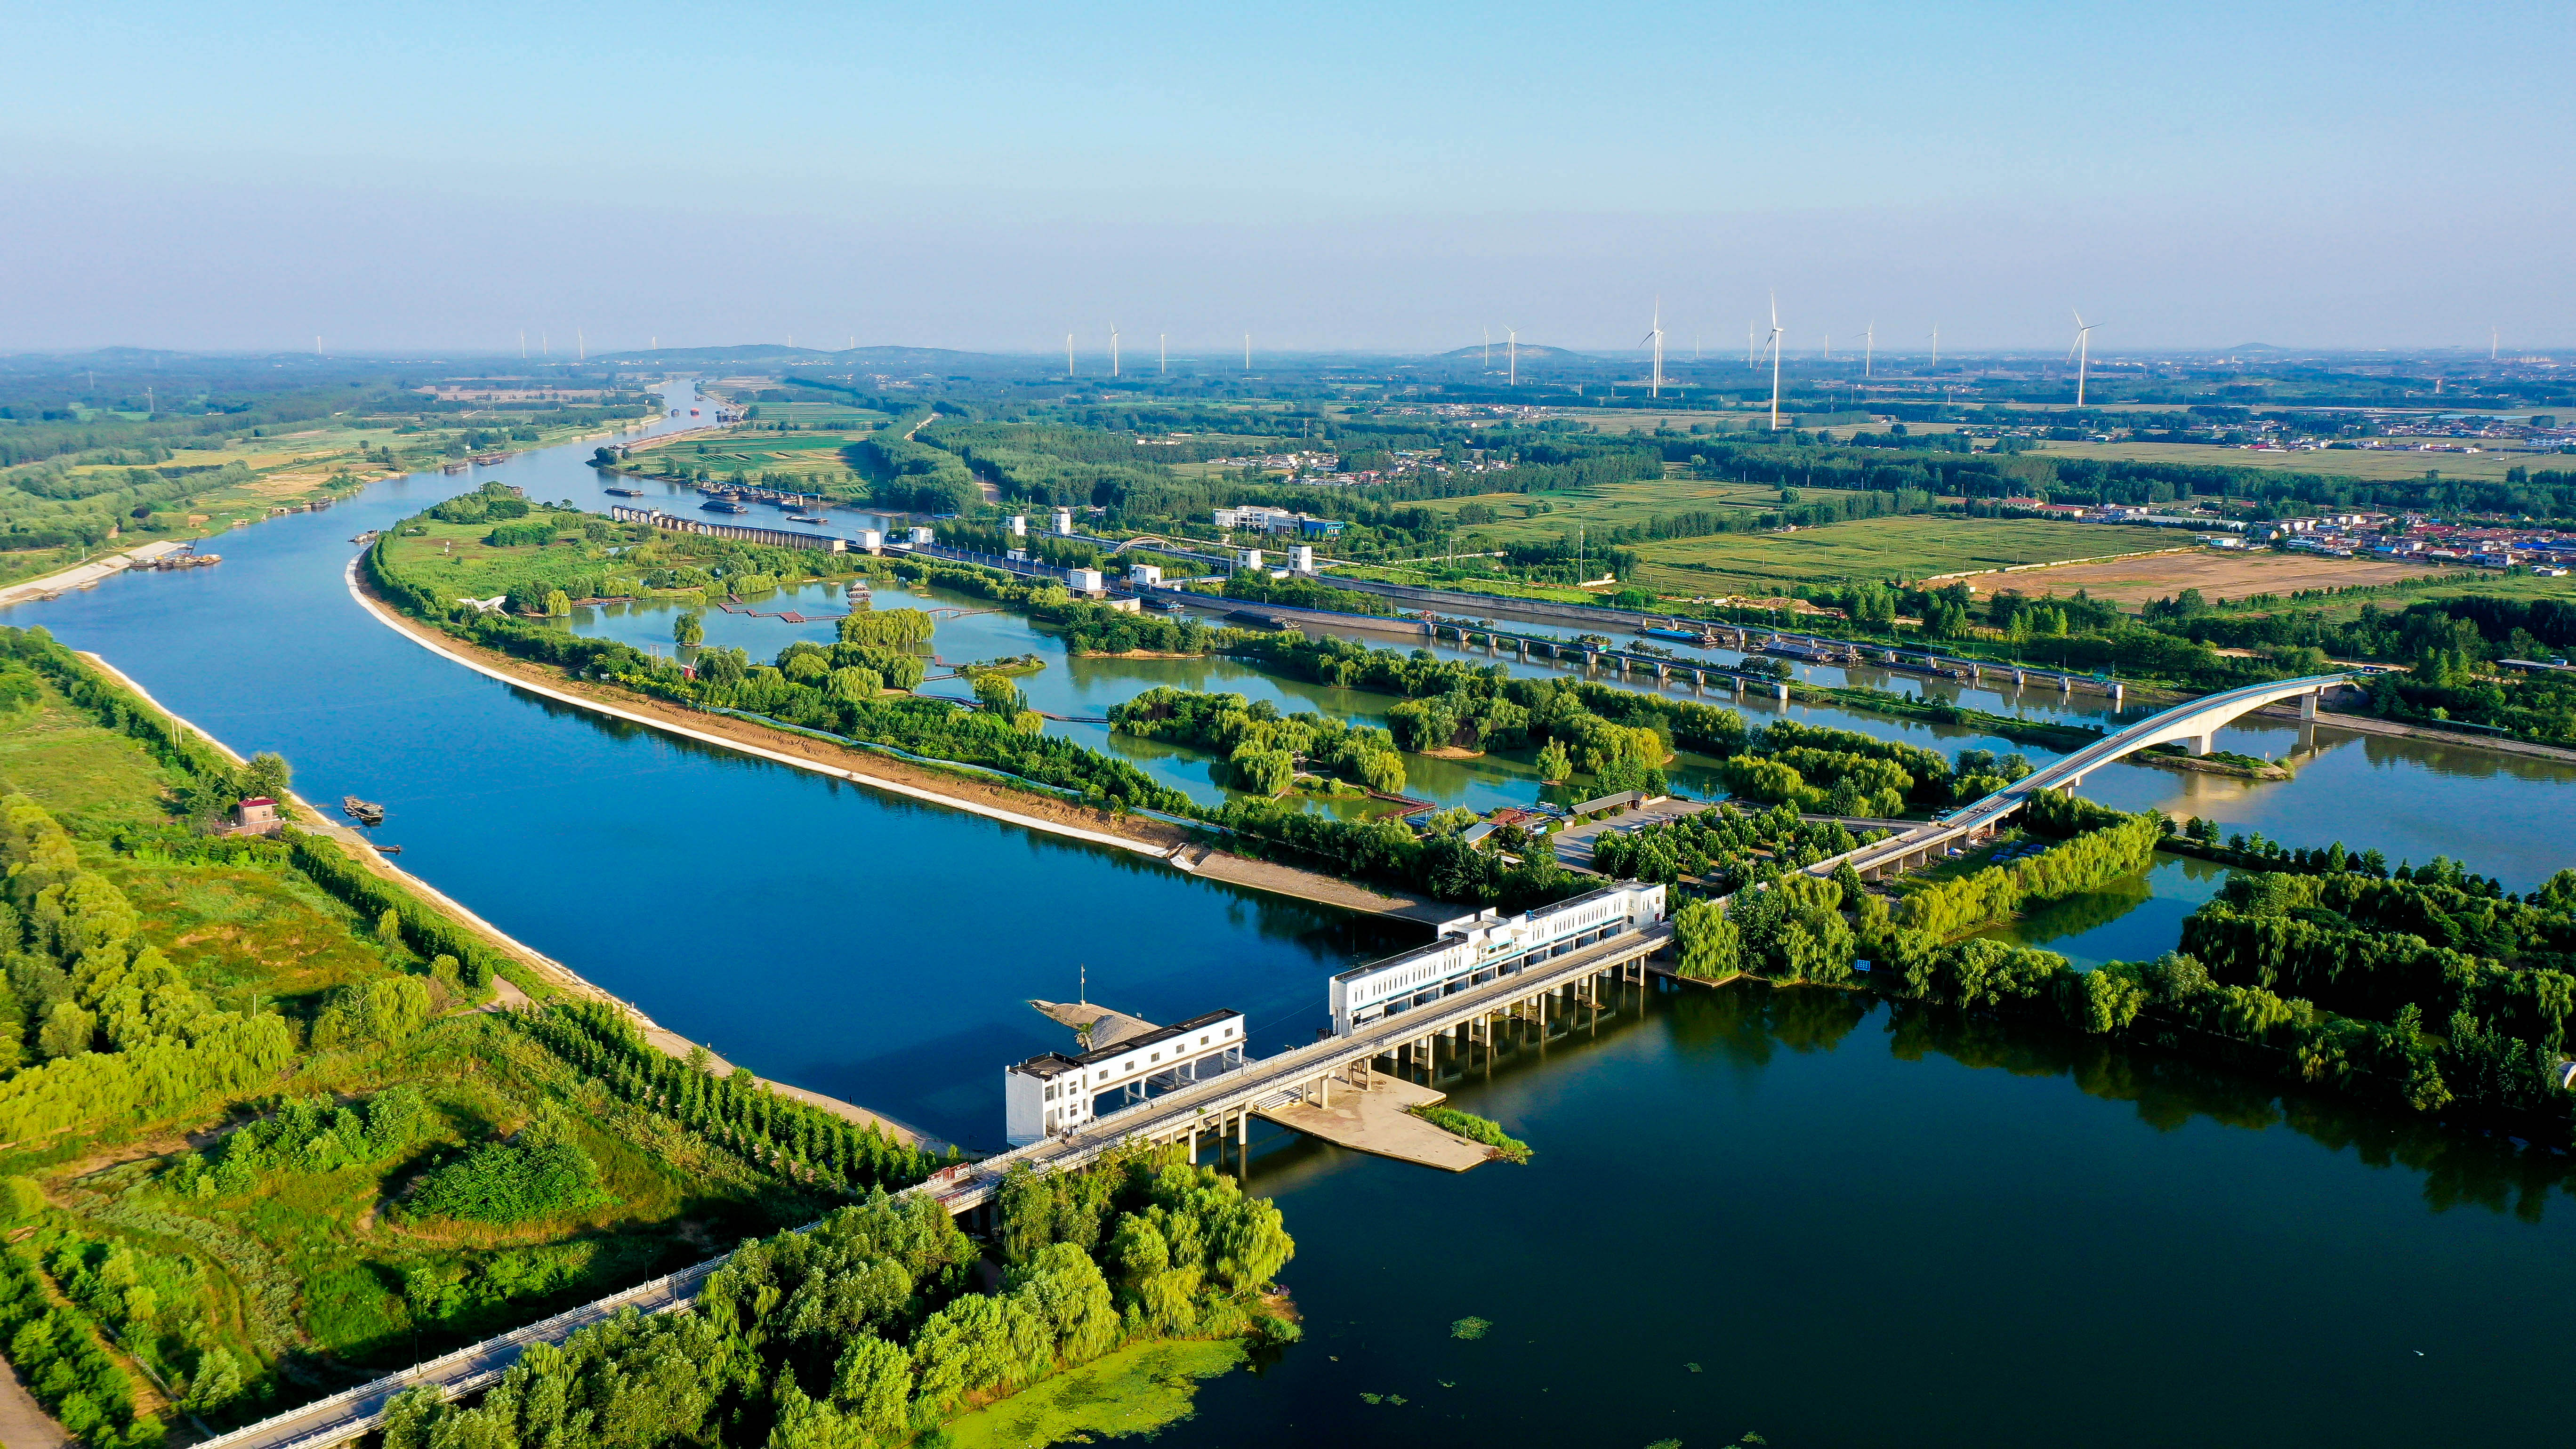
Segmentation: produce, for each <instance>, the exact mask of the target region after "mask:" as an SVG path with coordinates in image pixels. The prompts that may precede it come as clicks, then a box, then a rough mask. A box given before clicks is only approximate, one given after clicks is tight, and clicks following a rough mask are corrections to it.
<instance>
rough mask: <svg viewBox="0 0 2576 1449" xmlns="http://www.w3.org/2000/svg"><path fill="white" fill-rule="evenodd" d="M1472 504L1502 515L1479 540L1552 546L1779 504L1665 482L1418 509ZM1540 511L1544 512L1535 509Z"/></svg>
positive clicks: (1476, 529) (1775, 498) (1480, 530)
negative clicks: (1678, 517)
mask: <svg viewBox="0 0 2576 1449" xmlns="http://www.w3.org/2000/svg"><path fill="white" fill-rule="evenodd" d="M1834 496H1836V490H1833V489H1826V488H1802V489H1800V490H1798V497H1799V500H1800V501H1801V502H1807V503H1819V502H1823V501H1824V500H1826V499H1828V498H1831V497H1834ZM1471 503H1480V504H1483V505H1484V506H1485V507H1487V508H1490V509H1492V510H1494V512H1495V513H1497V514H1499V515H1501V517H1500V520H1499V521H1498V522H1494V523H1480V524H1475V525H1472V526H1471V527H1470V529H1469V531H1470V532H1471V533H1473V534H1475V535H1477V536H1481V537H1485V538H1491V539H1495V540H1498V541H1501V542H1506V543H1512V542H1528V541H1534V540H1542V539H1543V540H1547V541H1550V542H1553V541H1554V540H1555V539H1556V538H1557V537H1559V536H1560V535H1562V534H1566V533H1571V532H1573V531H1574V530H1575V529H1576V528H1577V527H1582V528H1587V529H1590V530H1592V531H1593V532H1595V533H1596V534H1606V533H1608V532H1609V531H1610V530H1612V529H1617V528H1633V527H1636V526H1637V525H1640V524H1643V523H1644V522H1645V521H1646V520H1648V519H1650V518H1652V517H1654V516H1655V515H1656V514H1659V513H1662V514H1672V513H1687V512H1691V511H1694V510H1700V509H1741V510H1744V511H1746V512H1750V513H1759V512H1763V511H1765V510H1768V509H1774V508H1778V507H1779V506H1780V490H1779V489H1777V488H1772V487H1767V486H1764V485H1760V484H1753V483H1734V482H1727V481H1723V480H1704V479H1695V478H1665V479H1661V480H1658V481H1654V482H1644V483H1610V484H1605V485H1603V486H1601V487H1599V488H1594V489H1591V490H1588V491H1586V492H1582V493H1477V494H1470V495H1468V496H1467V497H1464V498H1434V499H1429V500H1426V501H1424V502H1423V503H1422V504H1420V505H1419V506H1421V507H1423V508H1427V509H1430V510H1431V511H1432V512H1434V513H1447V514H1454V513H1456V512H1457V511H1458V510H1459V509H1461V508H1464V507H1466V506H1467V505H1468V504H1471ZM1542 507H1544V508H1545V509H1546V510H1547V511H1546V512H1544V513H1541V512H1537V511H1535V510H1537V509H1539V508H1542Z"/></svg>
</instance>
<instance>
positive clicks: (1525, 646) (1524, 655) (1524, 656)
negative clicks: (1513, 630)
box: [1521, 639, 1529, 664]
mask: <svg viewBox="0 0 2576 1449" xmlns="http://www.w3.org/2000/svg"><path fill="white" fill-rule="evenodd" d="M1521 662H1522V663H1523V664H1527V663H1529V641H1528V640H1527V639H1523V640H1522V641H1521Z"/></svg>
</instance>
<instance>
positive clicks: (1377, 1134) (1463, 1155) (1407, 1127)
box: [1260, 1072, 1494, 1172]
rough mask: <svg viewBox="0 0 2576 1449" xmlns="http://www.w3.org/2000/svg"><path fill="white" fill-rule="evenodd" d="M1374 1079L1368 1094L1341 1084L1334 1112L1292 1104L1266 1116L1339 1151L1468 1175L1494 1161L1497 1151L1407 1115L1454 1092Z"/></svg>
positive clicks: (1376, 1076) (1380, 1077)
mask: <svg viewBox="0 0 2576 1449" xmlns="http://www.w3.org/2000/svg"><path fill="white" fill-rule="evenodd" d="M1368 1080H1369V1086H1368V1090H1366V1091H1360V1090H1357V1089H1355V1088H1353V1087H1351V1086H1350V1085H1348V1084H1347V1083H1344V1082H1340V1081H1336V1082H1335V1083H1334V1084H1333V1105H1331V1106H1329V1107H1319V1106H1316V1105H1315V1104H1313V1103H1311V1102H1291V1103H1289V1104H1288V1105H1287V1106H1284V1107H1272V1108H1268V1109H1266V1110H1264V1111H1263V1112H1262V1113H1261V1114H1260V1115H1262V1116H1264V1117H1267V1118H1269V1119H1270V1120H1271V1121H1273V1122H1276V1123H1278V1124H1279V1125H1280V1126H1282V1127H1289V1128H1294V1129H1295V1130H1297V1131H1299V1132H1303V1133H1306V1134H1307V1135H1309V1136H1312V1137H1321V1138H1323V1139H1324V1140H1325V1141H1327V1142H1330V1143H1332V1144H1333V1145H1334V1146H1336V1147H1348V1148H1350V1149H1352V1150H1353V1151H1355V1152H1369V1153H1374V1154H1376V1155H1377V1156H1379V1157H1392V1158H1394V1159H1396V1160H1397V1161H1399V1162H1415V1163H1420V1164H1421V1165H1422V1166H1424V1167H1437V1168H1439V1169H1441V1170H1442V1171H1444V1172H1465V1171H1466V1170H1467V1169H1468V1168H1471V1167H1473V1166H1475V1165H1476V1164H1477V1163H1480V1162H1487V1161H1490V1160H1492V1158H1493V1155H1494V1152H1493V1149H1492V1148H1490V1147H1487V1146H1486V1145H1485V1144H1483V1143H1481V1142H1470V1141H1468V1140H1467V1139H1466V1138H1464V1137H1460V1136H1458V1135H1457V1134H1455V1133H1452V1132H1444V1131H1442V1130H1441V1129H1440V1128H1437V1127H1434V1126H1432V1125H1431V1124H1430V1123H1428V1122H1425V1121H1423V1120H1422V1119H1421V1118H1419V1117H1416V1116H1414V1115H1413V1114H1412V1113H1411V1112H1410V1111H1407V1110H1406V1109H1407V1108H1410V1107H1428V1106H1432V1105H1433V1104H1435V1103H1439V1102H1445V1101H1447V1100H1448V1099H1449V1094H1448V1093H1446V1092H1435V1091H1433V1090H1432V1089H1430V1088H1429V1087H1425V1086H1422V1085H1420V1084H1419V1083H1415V1082H1408V1081H1406V1080H1405V1079H1403V1078H1402V1077H1391V1076H1388V1075H1387V1074H1385V1073H1384V1072H1371V1073H1369V1074H1368Z"/></svg>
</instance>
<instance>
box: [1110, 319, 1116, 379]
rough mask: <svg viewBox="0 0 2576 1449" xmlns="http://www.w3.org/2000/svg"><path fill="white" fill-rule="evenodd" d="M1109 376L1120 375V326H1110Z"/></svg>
mask: <svg viewBox="0 0 2576 1449" xmlns="http://www.w3.org/2000/svg"><path fill="white" fill-rule="evenodd" d="M1109 375H1110V376H1111V377H1116V376H1117V375H1118V324H1117V323H1115V322H1112V323H1110V324H1109Z"/></svg>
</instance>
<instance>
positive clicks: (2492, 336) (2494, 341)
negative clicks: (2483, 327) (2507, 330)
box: [2487, 327, 2504, 362]
mask: <svg viewBox="0 0 2576 1449" xmlns="http://www.w3.org/2000/svg"><path fill="white" fill-rule="evenodd" d="M2503 336H2504V333H2502V332H2501V331H2499V330H2497V329H2496V328H2493V327H2490V328H2488V329H2487V361H2489V362H2493V361H2495V360H2496V348H2497V347H2498V346H2499V345H2500V342H2501V339H2502V338H2503Z"/></svg>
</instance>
